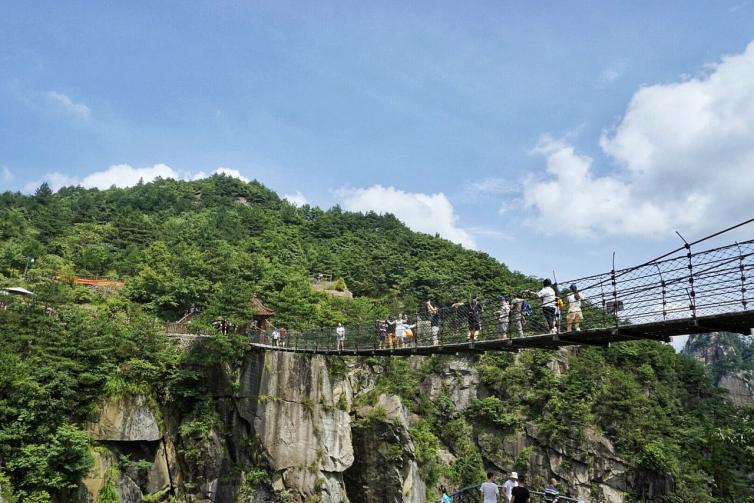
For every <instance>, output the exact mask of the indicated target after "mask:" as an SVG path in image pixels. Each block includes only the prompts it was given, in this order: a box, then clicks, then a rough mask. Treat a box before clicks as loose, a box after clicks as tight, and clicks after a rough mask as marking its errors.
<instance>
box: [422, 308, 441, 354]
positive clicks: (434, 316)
mask: <svg viewBox="0 0 754 503" xmlns="http://www.w3.org/2000/svg"><path fill="white" fill-rule="evenodd" d="M425 308H426V310H427V315H428V316H429V325H430V331H431V334H432V345H433V346H437V345H438V344H440V339H439V335H440V309H439V308H437V307H435V306H434V305H433V304H432V301H431V300H427V303H426V304H425Z"/></svg>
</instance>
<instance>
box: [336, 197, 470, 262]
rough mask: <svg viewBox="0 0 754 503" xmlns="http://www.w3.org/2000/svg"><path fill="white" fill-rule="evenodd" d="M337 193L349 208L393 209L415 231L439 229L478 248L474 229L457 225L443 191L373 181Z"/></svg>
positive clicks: (353, 209)
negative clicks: (410, 189) (411, 189)
mask: <svg viewBox="0 0 754 503" xmlns="http://www.w3.org/2000/svg"><path fill="white" fill-rule="evenodd" d="M336 195H337V197H338V198H339V200H340V202H341V204H342V206H343V207H344V208H345V209H346V210H349V211H362V212H367V211H374V212H376V213H392V214H393V215H395V216H396V217H397V218H398V219H400V220H401V221H403V222H404V223H405V224H406V225H407V226H408V227H410V228H411V229H413V230H415V231H419V232H424V233H427V234H435V233H437V234H439V235H440V236H442V237H444V238H445V239H448V240H450V241H453V242H455V243H460V244H461V245H463V246H464V247H466V248H476V243H475V241H474V238H473V236H472V235H471V233H469V232H468V231H466V230H464V229H461V228H460V227H458V216H457V215H456V213H455V209H454V208H453V205H452V204H451V202H450V201H449V200H448V198H447V197H446V196H445V194H443V193H442V192H439V193H437V194H423V193H421V192H404V191H402V190H398V189H396V188H395V187H383V186H382V185H372V186H371V187H368V188H365V189H364V188H359V189H340V190H338V191H336Z"/></svg>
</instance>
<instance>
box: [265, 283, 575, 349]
mask: <svg viewBox="0 0 754 503" xmlns="http://www.w3.org/2000/svg"><path fill="white" fill-rule="evenodd" d="M535 298H538V299H539V301H540V303H541V306H542V307H541V309H542V317H541V318H538V320H539V321H537V322H536V323H535V326H534V327H533V328H531V329H530V331H532V330H533V331H534V332H535V333H536V332H537V331H539V330H540V329H541V330H542V331H547V332H549V333H551V334H557V333H560V332H561V331H562V328H561V327H562V321H563V320H565V331H566V332H571V331H573V330H576V331H579V330H581V323H582V322H583V320H584V316H583V313H582V302H583V297H582V294H581V292H580V291H579V289H578V287H577V285H575V284H572V285H570V287H569V288H568V289H567V290H566V291H565V292H559V291H558V285H557V283H555V284H553V282H552V281H550V280H549V279H545V280H544V281H543V282H542V288H541V289H540V290H539V291H537V292H534V291H532V290H523V291H520V292H517V293H516V294H513V295H508V294H503V295H499V296H498V297H497V298H496V299H495V300H494V301H493V308H492V310H491V312H490V310H485V306H484V305H483V303H482V302H481V301H480V300H479V298H478V296H477V295H472V297H471V298H470V299H469V300H467V301H462V302H454V303H452V304H451V305H450V306H448V307H446V308H440V307H439V306H437V305H435V304H434V303H433V302H432V301H431V300H427V301H425V302H424V303H423V304H422V305H421V306H420V308H419V310H418V312H417V314H416V315H415V316H413V315H412V316H411V317H409V316H407V315H406V314H405V313H402V312H401V313H399V314H398V315H397V316H388V317H386V318H385V319H380V320H377V321H376V323H375V332H376V342H375V347H376V348H378V349H393V348H405V347H410V346H417V345H419V344H422V345H425V344H430V343H431V344H432V345H433V346H438V345H440V344H441V343H446V342H450V341H453V342H458V340H457V338H458V337H461V338H462V337H463V334H464V333H465V335H466V340H467V341H468V342H470V343H474V342H475V341H477V340H478V339H479V337H480V334H481V333H482V328H483V326H484V327H485V330H486V333H487V334H490V333H491V331H492V330H494V331H495V333H496V334H497V336H498V337H499V338H501V339H509V340H510V339H512V338H513V337H523V336H524V334H525V332H526V331H527V325H529V324H530V323H531V318H532V317H533V315H534V310H533V308H532V306H531V305H530V304H529V300H532V299H535ZM493 320H494V321H493ZM542 320H544V324H543V325H540V324H541V323H542ZM493 324H494V325H496V326H495V327H494V329H491V328H489V327H492V325H493ZM362 328H363V327H362ZM367 332H368V330H367ZM330 333H332V332H330ZM358 333H359V335H362V336H363V335H364V332H363V331H362V330H361V329H359V332H358ZM334 335H335V343H336V344H335V345H336V347H337V349H338V350H344V349H345V348H346V327H345V326H344V325H343V324H342V323H338V325H337V327H335V331H334ZM288 336H289V334H288V332H287V330H286V329H285V328H283V327H273V329H272V333H271V341H272V345H273V346H276V347H285V346H286V343H287V339H288V338H289V337H288ZM454 338H455V339H454ZM330 340H332V339H330ZM359 340H361V339H359ZM370 344H371V343H370Z"/></svg>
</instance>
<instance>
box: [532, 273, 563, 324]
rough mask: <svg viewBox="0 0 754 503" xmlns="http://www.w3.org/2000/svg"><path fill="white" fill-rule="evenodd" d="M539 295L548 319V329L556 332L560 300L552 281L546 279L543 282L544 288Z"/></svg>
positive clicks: (546, 319)
mask: <svg viewBox="0 0 754 503" xmlns="http://www.w3.org/2000/svg"><path fill="white" fill-rule="evenodd" d="M537 297H539V299H540V300H541V301H542V313H544V315H545V321H547V329H548V330H549V331H550V333H551V334H552V333H555V331H556V330H557V329H556V328H555V313H556V312H557V307H558V301H557V297H556V295H555V290H554V289H553V288H552V281H550V280H549V279H546V280H544V281H543V282H542V289H541V290H540V291H539V292H537Z"/></svg>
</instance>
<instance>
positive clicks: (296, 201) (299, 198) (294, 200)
mask: <svg viewBox="0 0 754 503" xmlns="http://www.w3.org/2000/svg"><path fill="white" fill-rule="evenodd" d="M283 199H285V200H287V201H288V202H289V203H291V204H292V205H294V206H304V205H305V204H307V203H308V202H309V201H307V199H306V196H305V195H303V194H302V193H301V191H300V190H297V191H296V192H294V193H293V194H283Z"/></svg>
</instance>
